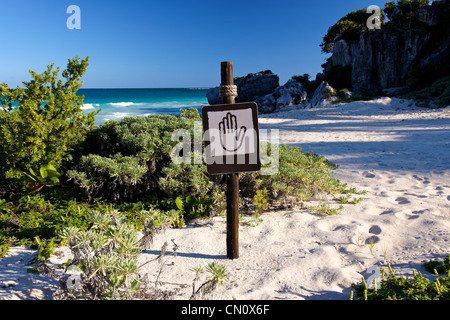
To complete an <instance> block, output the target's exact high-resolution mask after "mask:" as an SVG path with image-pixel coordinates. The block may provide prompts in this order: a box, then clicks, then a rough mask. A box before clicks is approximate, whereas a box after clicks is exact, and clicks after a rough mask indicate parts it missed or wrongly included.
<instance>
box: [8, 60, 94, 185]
mask: <svg viewBox="0 0 450 320" xmlns="http://www.w3.org/2000/svg"><path fill="white" fill-rule="evenodd" d="M87 66H88V58H86V59H84V60H81V61H80V60H79V59H78V57H75V59H69V62H68V64H67V69H66V70H64V71H63V72H62V77H63V78H64V79H65V80H64V81H63V80H62V79H58V73H59V68H57V69H56V70H53V64H52V65H50V66H48V68H47V70H46V71H45V72H44V73H42V74H40V75H39V74H37V73H35V72H33V71H30V74H31V77H32V80H30V81H29V82H25V81H24V82H23V85H24V87H23V88H22V87H17V88H16V89H13V88H9V87H8V86H7V85H6V84H4V83H2V84H0V104H1V107H0V141H2V148H1V149H0V179H5V178H18V177H20V176H21V175H22V172H29V170H30V169H34V170H38V169H39V168H40V167H41V166H44V165H47V164H51V165H53V166H54V167H55V168H56V169H58V168H59V167H60V166H61V165H62V164H63V162H65V161H70V160H72V153H73V152H74V150H75V149H76V148H77V147H78V145H79V144H80V143H81V142H82V141H83V140H84V138H85V135H86V132H88V131H89V130H90V129H91V128H92V127H93V125H94V116H95V114H96V112H92V113H90V114H89V115H87V116H86V115H85V114H84V113H83V111H82V109H81V107H82V106H83V97H82V96H81V97H80V96H77V95H76V92H77V91H78V89H79V88H80V87H81V85H82V82H80V78H81V77H82V76H83V75H84V73H85V72H86V68H87Z"/></svg>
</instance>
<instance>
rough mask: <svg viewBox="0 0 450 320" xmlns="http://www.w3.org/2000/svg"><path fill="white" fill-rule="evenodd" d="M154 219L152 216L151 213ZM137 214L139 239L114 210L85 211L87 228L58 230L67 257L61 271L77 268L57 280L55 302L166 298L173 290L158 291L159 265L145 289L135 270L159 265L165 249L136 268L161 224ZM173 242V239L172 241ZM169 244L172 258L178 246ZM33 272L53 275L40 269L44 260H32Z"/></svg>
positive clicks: (44, 266)
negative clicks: (151, 283)
mask: <svg viewBox="0 0 450 320" xmlns="http://www.w3.org/2000/svg"><path fill="white" fill-rule="evenodd" d="M153 213H154V214H155V215H156V214H157V212H153ZM142 215H144V216H146V217H145V220H144V230H143V233H144V235H143V237H141V238H139V236H138V234H137V232H136V230H135V229H134V227H133V226H132V225H131V224H128V223H127V221H126V218H125V217H124V216H123V215H122V214H120V213H119V212H118V211H116V210H111V211H109V212H107V213H101V212H99V211H91V212H90V214H89V219H90V222H91V225H92V226H91V228H89V229H87V230H82V229H80V228H77V227H68V228H66V229H64V230H63V231H62V232H61V234H60V236H61V237H62V238H63V239H64V241H66V242H67V243H68V246H69V248H70V250H71V251H72V254H73V259H72V260H71V261H68V262H67V263H66V264H65V265H64V267H65V268H66V270H70V271H73V270H74V269H76V270H79V271H78V273H77V274H76V275H73V274H72V275H70V274H66V275H63V276H62V277H59V278H60V279H59V284H60V287H59V289H58V290H57V291H56V292H55V294H54V298H55V299H58V300H59V299H94V300H97V299H114V300H117V299H158V298H163V299H167V298H170V297H171V296H173V294H174V292H172V291H167V290H161V289H159V288H158V283H159V282H158V279H159V275H160V274H161V272H162V267H163V265H164V264H162V263H161V264H160V266H161V267H160V271H159V273H158V278H157V279H156V281H155V286H149V280H148V276H147V275H145V276H144V277H140V275H139V274H138V271H139V270H140V269H141V268H142V267H143V266H144V265H145V264H147V263H150V262H153V261H157V262H161V258H162V257H163V256H164V254H165V252H166V250H167V246H168V245H167V242H166V243H165V244H164V246H163V247H162V249H161V253H160V254H159V256H158V257H157V258H155V259H153V260H150V261H147V262H145V263H144V264H142V265H138V261H137V257H138V255H139V254H140V253H141V252H142V250H145V249H147V248H148V247H149V245H151V244H152V241H153V237H154V235H155V234H156V233H157V232H159V231H160V230H161V229H162V228H164V227H168V226H170V223H171V221H170V217H165V218H163V219H167V220H168V221H167V223H162V222H161V221H158V222H159V223H160V224H159V226H155V221H154V220H153V218H150V217H153V216H152V215H151V214H150V213H149V212H145V213H143V214H142ZM172 242H173V241H172ZM173 243H174V248H173V253H172V254H174V253H175V252H176V250H177V248H178V246H177V245H176V244H175V242H173ZM37 270H38V271H39V272H41V273H44V274H48V275H50V276H53V277H58V275H57V272H56V271H55V270H54V269H52V268H51V267H49V266H48V265H46V263H45V260H44V259H41V260H40V261H39V262H38V267H37Z"/></svg>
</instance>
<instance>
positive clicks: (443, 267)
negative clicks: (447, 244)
mask: <svg viewBox="0 0 450 320" xmlns="http://www.w3.org/2000/svg"><path fill="white" fill-rule="evenodd" d="M423 267H424V268H425V270H427V271H428V272H437V273H439V274H448V273H449V272H450V256H447V257H445V258H444V261H442V262H439V261H429V262H426V263H424V264H423Z"/></svg>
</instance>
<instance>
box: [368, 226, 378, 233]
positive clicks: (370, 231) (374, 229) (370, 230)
mask: <svg viewBox="0 0 450 320" xmlns="http://www.w3.org/2000/svg"><path fill="white" fill-rule="evenodd" d="M369 233H371V234H376V235H379V234H381V228H380V227H379V226H371V227H370V229H369Z"/></svg>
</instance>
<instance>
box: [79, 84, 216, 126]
mask: <svg viewBox="0 0 450 320" xmlns="http://www.w3.org/2000/svg"><path fill="white" fill-rule="evenodd" d="M209 91H210V89H209V88H182V89H180V88H176V89H80V90H79V91H78V92H77V95H80V96H81V95H84V107H83V111H84V112H85V113H86V114H87V113H89V112H92V111H95V110H101V111H100V113H98V114H97V116H96V117H95V124H96V125H98V124H102V123H105V122H106V121H108V120H120V119H123V118H125V117H136V116H147V115H151V114H176V115H178V114H179V113H180V109H184V108H189V107H194V108H197V109H199V110H200V108H201V107H203V106H205V105H208V99H207V98H206V94H207V93H208V92H209Z"/></svg>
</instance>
